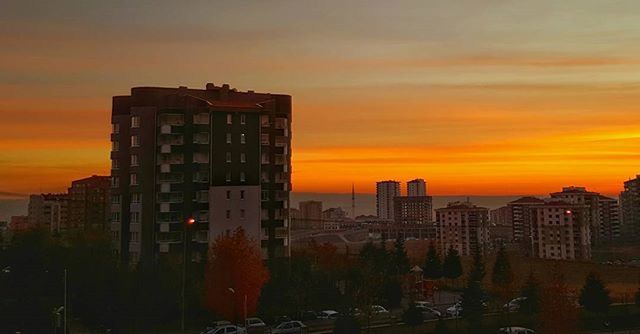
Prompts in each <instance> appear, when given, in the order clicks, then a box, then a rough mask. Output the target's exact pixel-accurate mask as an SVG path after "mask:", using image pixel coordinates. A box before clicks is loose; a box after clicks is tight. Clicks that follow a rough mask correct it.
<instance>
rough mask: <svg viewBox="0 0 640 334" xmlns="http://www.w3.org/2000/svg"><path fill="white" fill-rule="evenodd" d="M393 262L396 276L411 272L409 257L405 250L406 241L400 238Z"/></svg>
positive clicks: (395, 248) (397, 240)
mask: <svg viewBox="0 0 640 334" xmlns="http://www.w3.org/2000/svg"><path fill="white" fill-rule="evenodd" d="M391 261H392V265H393V268H394V270H395V273H394V274H395V275H404V274H406V273H407V272H409V257H408V256H407V251H406V250H405V248H404V240H403V239H402V238H400V237H398V238H397V239H396V242H395V244H394V250H393V254H392V259H391Z"/></svg>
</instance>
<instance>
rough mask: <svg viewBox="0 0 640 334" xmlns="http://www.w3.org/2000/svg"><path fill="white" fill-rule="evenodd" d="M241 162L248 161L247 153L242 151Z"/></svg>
mask: <svg viewBox="0 0 640 334" xmlns="http://www.w3.org/2000/svg"><path fill="white" fill-rule="evenodd" d="M240 162H242V163H245V162H247V155H246V154H244V153H240Z"/></svg>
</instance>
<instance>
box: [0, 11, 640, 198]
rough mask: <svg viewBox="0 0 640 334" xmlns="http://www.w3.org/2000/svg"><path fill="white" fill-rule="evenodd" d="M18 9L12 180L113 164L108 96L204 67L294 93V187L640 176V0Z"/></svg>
mask: <svg viewBox="0 0 640 334" xmlns="http://www.w3.org/2000/svg"><path fill="white" fill-rule="evenodd" d="M3 6H4V7H5V8H3V10H2V11H0V31H2V32H3V33H2V34H0V45H2V46H3V47H2V50H0V181H1V182H0V197H11V196H14V194H27V193H32V192H49V191H62V190H64V189H65V188H66V187H67V185H68V184H69V182H70V181H71V180H72V179H75V178H80V177H84V176H87V175H90V174H105V173H108V168H109V167H108V166H109V161H108V156H109V146H110V145H109V130H110V125H109V119H110V103H111V96H112V95H120V94H126V93H127V92H128V90H129V88H130V87H132V86H137V85H158V86H173V87H177V86H179V85H187V86H189V87H203V86H204V84H205V83H206V82H215V83H217V84H220V83H223V82H228V83H230V84H231V85H232V86H234V87H237V88H238V89H240V90H248V89H255V90H257V91H268V92H277V93H287V94H291V95H292V96H293V100H294V125H293V138H294V142H293V163H294V166H293V183H294V190H295V191H315V192H348V191H349V190H350V185H351V183H352V182H355V184H356V188H357V189H358V190H359V191H361V192H372V191H373V190H374V186H375V181H376V180H381V179H398V180H400V181H406V180H408V179H412V178H416V177H421V178H424V179H426V180H427V182H428V183H429V190H430V192H432V193H433V194H544V193H548V192H550V191H556V190H558V189H559V188H560V187H562V186H563V185H583V186H587V187H589V188H590V189H592V190H595V191H600V192H603V193H607V194H615V193H617V192H619V190H620V188H621V185H622V182H623V181H624V180H626V179H628V178H629V177H632V176H634V175H636V174H637V173H640V164H639V162H640V151H639V148H640V145H639V144H640V112H638V111H637V108H638V105H640V104H639V102H640V81H639V80H638V76H637V73H640V72H639V70H640V43H638V41H639V40H640V24H638V22H640V17H638V16H640V4H638V3H637V2H635V1H618V2H615V6H614V5H613V4H611V3H609V2H602V1H588V0H585V1H582V0H580V1H578V0H574V1H565V2H563V3H561V4H558V3H556V2H551V1H540V2H535V3H525V2H522V3H510V2H504V1H497V0H496V1H493V0H491V1H482V2H478V1H471V0H466V1H456V2H455V3H451V2H450V1H399V2H398V3H397V4H395V5H393V6H389V4H388V2H386V1H367V2H349V3H348V4H343V3H341V2H331V1H326V2H325V1H323V2H321V3H317V4H313V5H310V4H306V5H303V4H301V3H299V2H296V1H278V2H275V3H272V4H268V5H267V4H265V3H262V2H256V3H251V2H243V3H242V4H236V3H228V4H220V3H218V4H214V3H213V2H208V1H194V2H190V3H189V4H188V5H185V4H182V5H179V4H178V3H175V2H170V1H158V2H154V3H149V4H142V3H138V4H136V5H135V6H134V5H132V4H129V3H125V2H122V3H120V2H117V1H115V2H108V3H99V2H96V3H91V2H81V3H78V2H74V1H61V2H56V4H42V3H38V2H33V3H29V1H8V2H7V4H6V6H5V5H3ZM469 13H473V14H474V15H469Z"/></svg>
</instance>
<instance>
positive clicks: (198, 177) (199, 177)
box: [192, 172, 209, 183]
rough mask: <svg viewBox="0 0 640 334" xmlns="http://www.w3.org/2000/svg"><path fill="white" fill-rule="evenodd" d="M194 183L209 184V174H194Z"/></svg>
mask: <svg viewBox="0 0 640 334" xmlns="http://www.w3.org/2000/svg"><path fill="white" fill-rule="evenodd" d="M192 181H193V182H196V183H209V172H196V173H194V174H193V180H192Z"/></svg>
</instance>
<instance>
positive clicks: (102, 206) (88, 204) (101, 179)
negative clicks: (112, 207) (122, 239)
mask: <svg viewBox="0 0 640 334" xmlns="http://www.w3.org/2000/svg"><path fill="white" fill-rule="evenodd" d="M109 180H110V177H109V176H98V175H93V176H90V177H87V178H84V179H80V180H75V181H72V182H71V187H69V190H68V193H69V228H70V229H73V230H80V231H85V230H100V231H108V230H109V217H110V212H109V199H110V197H109V189H110V182H109Z"/></svg>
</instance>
